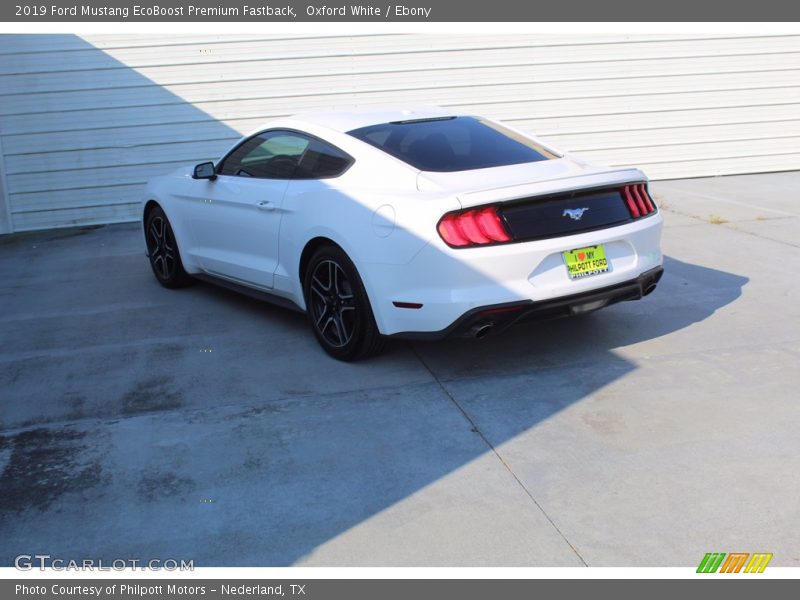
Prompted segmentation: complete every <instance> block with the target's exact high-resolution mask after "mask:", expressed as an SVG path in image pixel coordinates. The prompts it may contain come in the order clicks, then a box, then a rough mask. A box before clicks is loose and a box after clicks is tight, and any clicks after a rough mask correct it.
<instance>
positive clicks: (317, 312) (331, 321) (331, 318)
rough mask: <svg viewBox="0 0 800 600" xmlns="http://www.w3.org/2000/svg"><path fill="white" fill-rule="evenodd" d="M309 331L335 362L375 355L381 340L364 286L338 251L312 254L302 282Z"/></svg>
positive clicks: (331, 249) (327, 249) (329, 249)
mask: <svg viewBox="0 0 800 600" xmlns="http://www.w3.org/2000/svg"><path fill="white" fill-rule="evenodd" d="M303 291H304V294H305V300H306V310H307V312H308V316H309V319H310V321H311V328H312V329H313V331H314V335H315V336H316V338H317V341H318V342H319V344H320V346H322V348H323V350H325V352H327V353H328V354H330V355H331V356H332V357H334V358H336V359H338V360H344V361H354V360H359V359H362V358H367V357H369V356H373V355H375V354H378V353H379V352H380V351H381V350H383V347H384V343H385V340H384V338H383V337H382V336H381V334H380V332H379V331H378V326H377V325H376V323H375V317H374V316H373V314H372V307H371V306H370V303H369V298H368V297H367V292H366V290H365V289H364V284H363V283H362V282H361V278H360V277H359V275H358V271H357V270H356V268H355V266H354V265H353V263H352V261H351V260H350V259H349V258H348V256H347V255H346V254H345V253H344V251H342V250H341V249H340V248H338V247H336V246H324V247H322V248H320V249H319V250H317V251H316V252H315V253H314V256H312V257H311V261H310V262H309V264H308V268H307V269H306V273H305V278H304V282H303Z"/></svg>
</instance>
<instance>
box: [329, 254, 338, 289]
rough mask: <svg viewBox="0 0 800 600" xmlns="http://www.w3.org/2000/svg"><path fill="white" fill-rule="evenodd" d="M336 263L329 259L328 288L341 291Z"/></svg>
mask: <svg viewBox="0 0 800 600" xmlns="http://www.w3.org/2000/svg"><path fill="white" fill-rule="evenodd" d="M336 279H337V277H336V263H334V262H333V261H332V260H329V261H328V289H329V290H332V291H334V292H337V291H339V284H338V283H337V281H336Z"/></svg>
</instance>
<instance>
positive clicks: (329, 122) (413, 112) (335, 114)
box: [289, 106, 457, 133]
mask: <svg viewBox="0 0 800 600" xmlns="http://www.w3.org/2000/svg"><path fill="white" fill-rule="evenodd" d="M456 115H457V113H454V112H453V111H447V110H445V109H443V108H439V107H438V106H420V107H411V108H381V109H353V110H342V111H332V112H319V113H306V114H299V115H294V116H293V117H290V118H289V120H291V121H294V122H296V123H297V124H298V125H301V124H304V123H309V124H314V125H318V126H321V127H325V128H327V129H332V130H334V131H340V132H342V133H346V132H348V131H352V130H353V129H359V128H361V127H368V126H369V125H379V124H381V123H390V122H392V121H413V120H416V119H435V118H440V117H450V116H456Z"/></svg>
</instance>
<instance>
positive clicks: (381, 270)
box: [143, 109, 662, 360]
mask: <svg viewBox="0 0 800 600" xmlns="http://www.w3.org/2000/svg"><path fill="white" fill-rule="evenodd" d="M143 221H144V234H145V239H146V244H147V254H148V256H149V258H150V264H151V266H152V268H153V272H154V273H155V276H156V278H157V279H158V281H159V282H160V283H161V284H163V285H164V286H166V287H170V288H173V287H179V286H183V285H186V284H187V283H189V282H190V281H191V280H192V279H193V278H194V277H197V278H202V279H207V280H212V281H214V282H215V283H219V284H222V285H225V286H227V287H232V288H234V289H237V290H240V291H243V292H246V293H250V294H254V295H258V296H262V297H264V298H265V299H270V300H272V301H275V302H278V303H281V304H285V305H287V306H290V307H293V308H296V309H299V310H302V311H305V312H306V313H307V314H308V316H309V320H310V322H311V327H312V329H313V331H314V334H315V335H316V337H317V339H318V340H319V343H320V345H321V346H322V347H323V348H324V349H325V351H326V352H328V353H329V354H330V355H332V356H333V357H335V358H338V359H342V360H356V359H359V358H363V357H366V356H369V355H371V354H374V353H376V352H378V351H379V350H380V348H381V346H382V344H383V341H384V340H385V338H386V337H387V336H396V337H405V338H415V339H439V338H443V337H446V336H468V337H482V336H484V335H486V334H488V333H490V332H493V331H499V330H502V329H504V328H505V327H507V326H508V325H510V324H512V323H516V322H519V321H521V320H527V319H531V318H550V317H557V316H567V315H574V314H579V313H584V312H588V311H591V310H596V309H598V308H602V307H604V306H607V305H609V304H611V303H614V302H618V301H621V300H636V299H639V298H642V297H643V296H645V295H647V294H649V293H650V292H651V291H652V290H653V289H654V288H655V286H656V283H657V282H658V280H659V278H660V277H661V273H662V267H661V264H662V256H661V250H660V245H659V244H660V237H661V225H662V218H661V215H660V214H659V211H658V208H657V207H656V205H655V203H654V202H653V200H652V198H651V197H650V195H649V193H648V190H647V179H646V177H645V175H644V174H643V173H642V172H641V171H639V170H637V169H619V168H617V169H611V168H604V167H598V166H593V165H589V164H587V163H586V162H584V161H582V160H580V159H578V158H576V157H574V156H569V155H566V154H564V153H562V152H559V151H557V150H555V149H553V148H551V147H550V146H548V145H546V144H544V143H543V142H541V141H540V140H538V139H536V138H534V137H531V136H529V135H527V134H525V133H523V132H520V131H517V130H515V129H512V128H510V127H508V126H505V125H502V124H500V123H497V122H494V121H491V120H488V119H484V118H481V117H477V116H471V115H465V114H460V113H450V112H445V111H443V110H441V109H417V110H402V111H384V112H352V113H345V112H339V113H330V114H312V115H304V116H298V117H292V118H286V119H280V120H277V121H274V122H272V123H269V124H267V125H266V126H265V127H264V128H262V129H259V130H258V131H257V132H256V133H254V134H253V135H250V136H247V137H245V138H243V139H242V140H241V141H239V142H238V143H237V144H236V145H235V146H233V148H231V150H230V151H229V152H228V153H227V154H225V156H223V157H222V158H221V159H220V160H219V161H218V162H216V163H211V162H207V163H202V164H199V165H197V166H195V167H194V168H192V167H187V168H183V169H180V170H178V171H176V172H174V173H172V174H170V175H166V176H163V177H157V178H155V179H153V180H152V181H151V182H150V183H149V185H148V188H147V195H146V197H145V200H144V205H143Z"/></svg>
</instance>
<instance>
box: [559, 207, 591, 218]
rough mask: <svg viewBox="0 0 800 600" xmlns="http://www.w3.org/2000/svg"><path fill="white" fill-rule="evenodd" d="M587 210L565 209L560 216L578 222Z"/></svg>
mask: <svg viewBox="0 0 800 600" xmlns="http://www.w3.org/2000/svg"><path fill="white" fill-rule="evenodd" d="M587 210H589V209H588V208H565V209H564V213H563V214H562V215H561V216H562V217H569V218H570V219H572V220H573V221H580V220H581V217H582V216H583V213H585V212H586V211H587Z"/></svg>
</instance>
